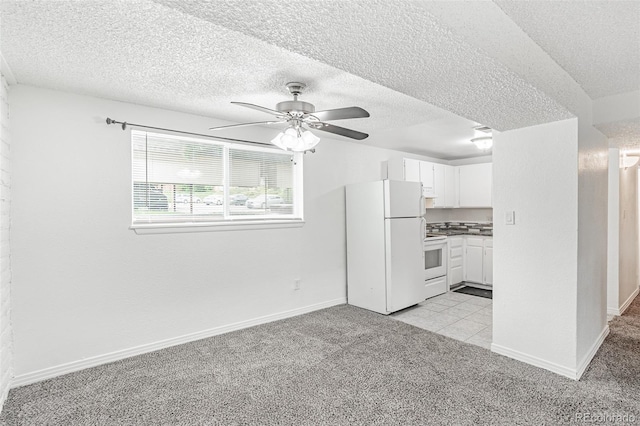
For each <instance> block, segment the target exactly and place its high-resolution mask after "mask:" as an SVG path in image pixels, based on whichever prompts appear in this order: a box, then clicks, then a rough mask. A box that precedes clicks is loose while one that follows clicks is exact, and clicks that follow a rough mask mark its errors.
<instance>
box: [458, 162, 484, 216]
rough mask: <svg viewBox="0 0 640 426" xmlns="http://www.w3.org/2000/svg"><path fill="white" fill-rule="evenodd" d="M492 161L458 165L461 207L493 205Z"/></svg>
mask: <svg viewBox="0 0 640 426" xmlns="http://www.w3.org/2000/svg"><path fill="white" fill-rule="evenodd" d="M491 175H492V167H491V163H483V164H469V165H466V166H458V200H459V205H460V207H491Z"/></svg>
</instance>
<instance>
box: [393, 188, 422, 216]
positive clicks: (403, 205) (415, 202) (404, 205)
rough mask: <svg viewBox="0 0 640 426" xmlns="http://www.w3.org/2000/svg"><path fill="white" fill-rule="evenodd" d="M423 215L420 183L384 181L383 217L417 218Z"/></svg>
mask: <svg viewBox="0 0 640 426" xmlns="http://www.w3.org/2000/svg"><path fill="white" fill-rule="evenodd" d="M422 215H424V198H422V184H421V183H420V182H405V181H401V180H385V181H384V216H385V217H386V218H394V217H417V216H422Z"/></svg>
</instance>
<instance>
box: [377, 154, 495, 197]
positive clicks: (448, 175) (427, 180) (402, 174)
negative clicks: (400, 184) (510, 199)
mask: <svg viewBox="0 0 640 426" xmlns="http://www.w3.org/2000/svg"><path fill="white" fill-rule="evenodd" d="M491 174H492V167H491V163H483V164H469V165H465V166H456V167H454V166H449V165H447V164H439V163H431V162H428V161H420V160H414V159H412V158H394V159H391V160H389V161H385V162H383V164H382V178H383V179H391V180H404V181H408V182H421V183H422V195H423V196H424V197H426V198H432V199H433V207H436V208H438V207H439V208H453V207H491V185H492V183H491Z"/></svg>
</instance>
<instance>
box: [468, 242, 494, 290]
mask: <svg viewBox="0 0 640 426" xmlns="http://www.w3.org/2000/svg"><path fill="white" fill-rule="evenodd" d="M464 280H465V281H468V282H472V283H478V284H487V285H492V284H493V238H492V237H472V236H466V241H465V252H464Z"/></svg>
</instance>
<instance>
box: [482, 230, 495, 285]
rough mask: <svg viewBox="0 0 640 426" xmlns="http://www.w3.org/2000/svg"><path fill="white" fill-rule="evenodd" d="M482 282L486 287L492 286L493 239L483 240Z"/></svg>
mask: <svg viewBox="0 0 640 426" xmlns="http://www.w3.org/2000/svg"><path fill="white" fill-rule="evenodd" d="M483 269H484V280H483V282H484V283H485V284H488V285H493V238H485V240H484V260H483Z"/></svg>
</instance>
